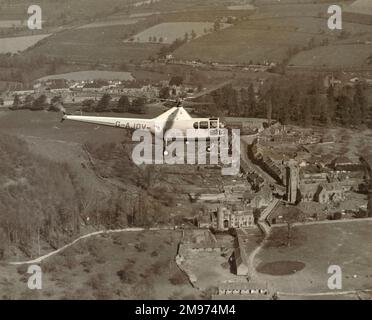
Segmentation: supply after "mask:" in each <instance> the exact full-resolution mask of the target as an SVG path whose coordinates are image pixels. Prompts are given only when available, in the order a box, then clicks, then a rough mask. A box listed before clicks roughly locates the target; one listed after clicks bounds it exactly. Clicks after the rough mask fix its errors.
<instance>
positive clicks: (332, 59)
mask: <svg viewBox="0 0 372 320" xmlns="http://www.w3.org/2000/svg"><path fill="white" fill-rule="evenodd" d="M371 36H372V33H371ZM336 52H337V55H336V54H335V53H336ZM371 54H372V45H371V44H358V43H355V44H339V45H337V44H336V45H330V46H326V47H318V48H314V49H312V50H308V51H303V52H300V53H299V54H297V55H296V56H294V57H293V58H292V59H291V60H290V62H289V65H294V66H299V67H326V68H351V67H361V66H366V65H367V61H368V58H369V57H370V56H371Z"/></svg>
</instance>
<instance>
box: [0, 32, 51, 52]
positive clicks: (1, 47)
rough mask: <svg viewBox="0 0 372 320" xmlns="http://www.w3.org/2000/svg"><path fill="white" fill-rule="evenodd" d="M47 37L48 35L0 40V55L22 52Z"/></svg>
mask: <svg viewBox="0 0 372 320" xmlns="http://www.w3.org/2000/svg"><path fill="white" fill-rule="evenodd" d="M49 36H50V35H49V34H43V35H34V36H24V37H12V38H0V53H8V52H10V53H17V52H19V51H24V50H26V49H28V48H29V47H32V46H34V45H35V44H36V43H38V42H39V41H40V40H42V39H44V38H46V37H49Z"/></svg>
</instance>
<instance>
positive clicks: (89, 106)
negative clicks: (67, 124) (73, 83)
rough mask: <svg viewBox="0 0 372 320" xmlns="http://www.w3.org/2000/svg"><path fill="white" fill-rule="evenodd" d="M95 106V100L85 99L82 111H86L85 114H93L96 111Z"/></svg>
mask: <svg viewBox="0 0 372 320" xmlns="http://www.w3.org/2000/svg"><path fill="white" fill-rule="evenodd" d="M94 104H95V101H94V100H93V99H85V100H84V101H83V102H82V106H83V108H82V110H83V111H85V112H92V111H94Z"/></svg>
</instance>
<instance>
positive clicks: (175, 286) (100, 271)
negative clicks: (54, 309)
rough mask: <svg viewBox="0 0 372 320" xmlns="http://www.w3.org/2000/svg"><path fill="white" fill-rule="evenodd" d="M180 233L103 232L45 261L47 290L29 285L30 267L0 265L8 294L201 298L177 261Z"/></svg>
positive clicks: (0, 287) (1, 286)
mask: <svg viewBox="0 0 372 320" xmlns="http://www.w3.org/2000/svg"><path fill="white" fill-rule="evenodd" d="M180 236H181V234H180V232H176V231H146V232H127V233H120V234H115V235H104V236H98V237H96V238H91V239H88V240H82V241H81V242H78V243H77V244H76V245H75V246H74V247H71V248H68V249H67V250H66V251H63V252H62V253H60V254H58V255H56V256H53V257H51V258H49V259H47V260H46V261H45V262H43V263H42V264H41V267H42V271H43V289H42V290H41V291H38V292H35V291H31V290H28V289H27V282H25V281H24V279H26V278H27V274H26V271H27V267H22V266H21V267H16V266H6V265H2V266H0V274H1V276H0V291H1V296H2V298H3V299H14V298H23V299H66V298H67V299H170V298H176V297H177V298H178V299H197V298H200V295H201V294H202V292H201V291H197V290H196V289H194V288H193V287H192V286H191V285H190V284H189V282H188V280H187V278H186V276H185V275H184V274H183V273H182V272H181V271H180V270H179V269H178V267H177V265H176V264H175V261H174V259H175V255H176V253H177V244H178V241H179V240H180Z"/></svg>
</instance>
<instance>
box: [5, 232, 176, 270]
mask: <svg viewBox="0 0 372 320" xmlns="http://www.w3.org/2000/svg"><path fill="white" fill-rule="evenodd" d="M145 230H148V231H160V230H174V229H173V228H171V227H164V228H149V229H145V228H124V229H115V230H101V231H95V232H91V233H88V234H85V235H83V236H81V237H79V238H77V239H75V240H74V241H72V242H70V243H68V244H66V245H65V246H63V247H61V248H59V249H57V250H54V251H52V252H49V253H47V254H45V255H43V256H41V257H39V258H36V259H33V260H28V261H18V262H9V263H8V264H10V265H23V264H38V263H41V262H43V261H44V260H46V259H47V258H50V257H51V256H54V255H55V254H57V253H60V252H61V251H63V250H65V249H67V248H69V247H71V246H73V245H75V244H76V243H78V242H79V241H80V240H83V239H87V238H91V237H95V236H99V235H101V234H111V233H120V232H139V231H145Z"/></svg>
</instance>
